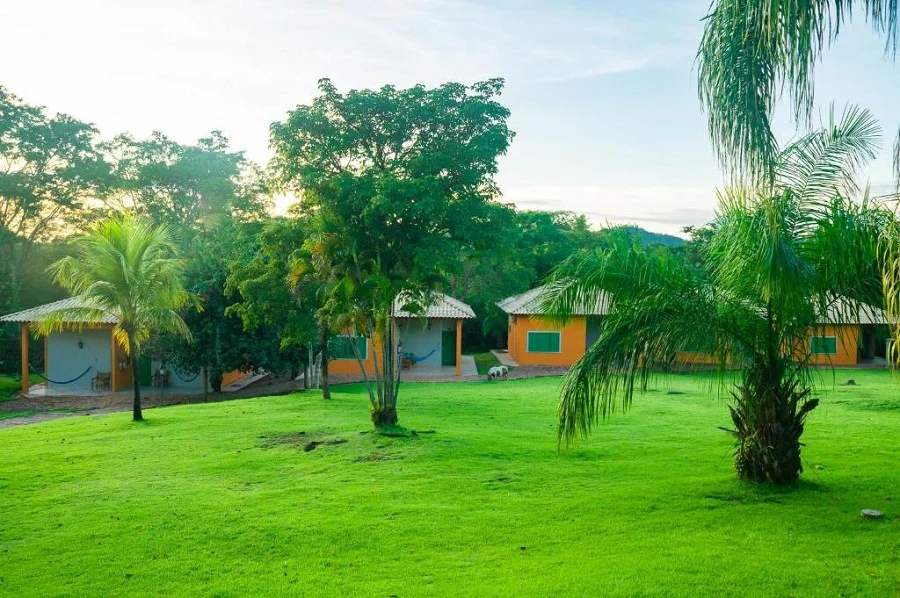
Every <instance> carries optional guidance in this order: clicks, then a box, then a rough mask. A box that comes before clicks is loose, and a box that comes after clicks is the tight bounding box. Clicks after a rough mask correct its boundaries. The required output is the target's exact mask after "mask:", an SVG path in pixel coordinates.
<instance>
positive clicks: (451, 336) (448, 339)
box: [441, 330, 456, 365]
mask: <svg viewBox="0 0 900 598" xmlns="http://www.w3.org/2000/svg"><path fill="white" fill-rule="evenodd" d="M441 365H456V331H454V330H444V331H443V332H441Z"/></svg>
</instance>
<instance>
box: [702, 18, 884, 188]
mask: <svg viewBox="0 0 900 598" xmlns="http://www.w3.org/2000/svg"><path fill="white" fill-rule="evenodd" d="M854 9H856V11H857V14H858V15H859V14H860V13H861V15H862V16H863V17H864V18H865V19H866V21H867V22H868V23H869V25H870V26H871V27H872V29H873V30H874V31H875V32H876V33H877V34H880V35H882V36H884V38H885V40H886V46H885V49H886V54H887V55H888V57H889V58H895V57H896V50H897V48H898V41H900V36H898V33H900V20H898V14H900V2H898V1H897V0H806V1H798V0H714V1H713V4H712V7H711V9H710V12H709V14H708V15H707V16H706V26H705V29H704V33H703V40H702V42H701V44H700V49H699V50H698V52H697V63H698V76H699V92H700V97H701V99H702V101H703V102H704V104H705V106H706V109H707V111H708V117H709V131H710V135H711V136H712V140H713V144H714V146H715V148H716V151H717V152H718V153H719V157H720V158H721V160H722V162H723V164H724V165H725V166H726V168H727V169H728V170H729V171H731V173H732V174H734V175H736V178H737V179H746V178H748V177H750V178H756V177H759V176H766V175H768V176H771V175H773V174H774V172H775V169H776V166H777V162H778V154H779V152H778V144H777V142H776V140H775V136H774V135H773V133H772V126H771V117H772V112H773V110H774V108H775V105H776V103H777V102H778V100H779V98H780V96H781V94H782V92H783V91H787V93H788V96H789V99H790V103H791V106H792V108H793V111H794V120H795V122H797V123H798V124H800V123H804V122H809V121H810V116H811V114H812V110H813V107H814V93H813V92H814V77H813V70H814V67H815V64H816V63H817V62H818V61H819V60H821V59H822V57H823V55H824V53H825V51H826V50H827V49H828V48H829V47H830V45H831V44H832V43H833V42H834V41H835V40H836V39H837V37H838V34H839V33H840V31H841V30H842V27H843V26H844V25H845V24H846V23H847V22H848V21H849V20H850V18H851V16H852V15H853V10H854ZM894 152H895V162H894V166H895V171H896V173H897V176H898V182H900V133H898V138H897V143H896V145H895V147H894Z"/></svg>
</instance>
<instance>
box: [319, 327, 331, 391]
mask: <svg viewBox="0 0 900 598" xmlns="http://www.w3.org/2000/svg"><path fill="white" fill-rule="evenodd" d="M319 343H320V344H321V345H322V398H323V399H330V398H331V387H330V386H329V385H328V326H326V325H322V327H321V328H320V329H319Z"/></svg>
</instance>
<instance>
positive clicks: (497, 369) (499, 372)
mask: <svg viewBox="0 0 900 598" xmlns="http://www.w3.org/2000/svg"><path fill="white" fill-rule="evenodd" d="M507 376H509V368H508V367H506V366H505V365H495V366H494V367H492V368H491V369H489V370H488V380H498V379H500V378H503V379H504V380H506V379H507Z"/></svg>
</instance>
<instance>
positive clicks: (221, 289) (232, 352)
mask: <svg viewBox="0 0 900 598" xmlns="http://www.w3.org/2000/svg"><path fill="white" fill-rule="evenodd" d="M262 226H263V225H262V224H261V223H255V222H253V223H240V222H233V221H230V220H228V221H225V222H223V223H222V224H221V225H220V226H218V227H216V228H215V229H210V230H207V229H203V230H200V231H198V232H197V234H196V235H195V236H194V238H193V239H192V240H191V241H190V243H189V246H188V249H187V250H186V252H185V253H184V259H185V272H184V276H183V281H184V286H185V288H186V289H187V290H188V291H189V292H190V293H192V294H193V295H195V296H197V297H198V298H199V299H200V300H201V302H202V305H203V309H199V308H193V307H190V308H188V309H187V310H185V312H184V313H183V318H184V321H185V323H186V324H187V326H188V328H189V329H190V330H191V335H192V338H191V339H190V341H188V340H187V339H184V338H182V337H179V336H178V335H172V334H165V335H158V336H157V337H155V338H154V339H152V347H151V346H148V347H147V352H148V353H151V354H153V355H154V357H155V358H157V359H159V360H161V361H165V362H166V363H169V364H171V365H174V366H175V367H177V368H178V370H179V371H181V372H185V373H188V374H192V373H198V372H199V371H200V370H201V369H203V370H204V371H205V372H206V374H207V380H208V382H209V385H210V386H211V388H212V390H213V391H214V392H220V391H221V390H222V377H223V374H224V373H225V372H230V371H233V370H240V371H243V372H249V371H252V370H257V369H265V370H267V371H269V372H273V373H276V374H279V373H283V372H286V371H290V370H291V368H292V367H295V362H290V360H291V358H293V357H295V356H294V355H291V354H286V353H285V352H284V351H282V349H281V345H280V339H279V337H278V332H279V331H278V329H277V328H275V327H274V326H272V325H269V324H265V325H259V326H253V327H249V328H245V327H244V323H243V320H242V319H241V317H240V315H238V313H235V311H236V309H232V308H235V306H236V305H237V304H238V303H239V302H240V300H241V297H240V296H239V295H238V294H237V293H234V292H229V291H228V290H227V283H228V276H229V274H230V268H231V267H232V266H233V265H235V264H245V263H246V262H247V261H248V260H251V259H252V258H253V257H254V253H253V252H254V251H255V250H256V247H255V246H256V245H257V244H258V240H257V238H258V236H259V233H260V229H261V228H262Z"/></svg>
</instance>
